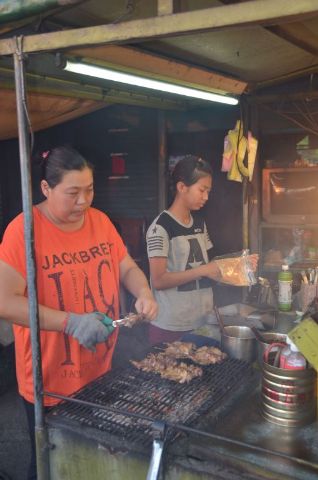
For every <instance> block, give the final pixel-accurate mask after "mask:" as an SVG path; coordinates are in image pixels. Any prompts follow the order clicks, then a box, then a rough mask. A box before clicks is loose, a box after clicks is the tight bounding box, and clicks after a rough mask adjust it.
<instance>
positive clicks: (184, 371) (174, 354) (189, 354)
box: [131, 342, 226, 383]
mask: <svg viewBox="0 0 318 480" xmlns="http://www.w3.org/2000/svg"><path fill="white" fill-rule="evenodd" d="M180 358H185V359H190V360H192V361H193V362H195V363H198V364H199V365H212V364H215V363H221V362H222V361H223V360H224V359H225V358H226V354H225V353H223V352H221V350H219V349H218V348H216V347H208V346H203V347H200V348H196V346H195V345H194V344H193V343H190V342H188V343H187V342H173V343H169V344H167V347H166V348H165V349H164V350H163V351H161V352H159V353H149V354H148V355H147V357H146V358H144V359H143V360H141V361H139V362H138V361H134V360H131V363H132V364H133V365H134V366H135V367H136V368H138V369H139V370H143V371H144V372H152V373H158V374H160V375H161V377H162V378H167V379H169V380H173V381H175V382H178V383H185V382H190V380H192V378H195V377H201V376H202V374H203V371H202V369H201V368H200V367H198V366H196V365H193V364H189V363H185V362H177V359H180Z"/></svg>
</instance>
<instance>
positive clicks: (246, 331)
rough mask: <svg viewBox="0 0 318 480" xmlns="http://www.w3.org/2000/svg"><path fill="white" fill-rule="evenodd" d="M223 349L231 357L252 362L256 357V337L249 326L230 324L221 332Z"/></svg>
mask: <svg viewBox="0 0 318 480" xmlns="http://www.w3.org/2000/svg"><path fill="white" fill-rule="evenodd" d="M221 344H222V348H223V350H224V351H225V352H226V353H227V354H228V355H229V356H230V357H232V358H236V359H238V360H245V361H246V362H253V361H254V360H255V359H256V357H257V346H256V338H255V335H254V333H253V331H252V330H251V329H250V327H245V326H241V325H239V326H238V325H230V326H226V327H224V329H223V331H222V333H221Z"/></svg>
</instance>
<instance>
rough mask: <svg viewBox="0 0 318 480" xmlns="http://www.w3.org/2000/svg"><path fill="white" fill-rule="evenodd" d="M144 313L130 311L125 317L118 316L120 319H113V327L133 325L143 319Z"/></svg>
mask: <svg viewBox="0 0 318 480" xmlns="http://www.w3.org/2000/svg"><path fill="white" fill-rule="evenodd" d="M143 318H144V317H143V314H142V313H134V312H129V313H127V315H125V316H124V317H123V318H118V320H113V321H112V325H113V327H132V326H133V325H135V324H136V323H138V322H140V321H141V320H142V319H143Z"/></svg>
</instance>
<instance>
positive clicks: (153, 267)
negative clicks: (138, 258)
mask: <svg viewBox="0 0 318 480" xmlns="http://www.w3.org/2000/svg"><path fill="white" fill-rule="evenodd" d="M149 265H150V276H151V283H152V285H153V287H154V288H155V289H156V290H165V289H167V288H174V287H178V286H179V285H183V284H185V283H188V282H191V281H192V280H197V279H199V278H201V277H209V278H211V279H213V280H218V279H219V278H220V270H219V268H218V266H217V265H216V263H215V262H213V261H212V262H209V263H207V264H205V265H200V266H199V267H195V268H191V269H189V270H185V271H182V272H168V271H167V258H166V257H152V258H150V259H149Z"/></svg>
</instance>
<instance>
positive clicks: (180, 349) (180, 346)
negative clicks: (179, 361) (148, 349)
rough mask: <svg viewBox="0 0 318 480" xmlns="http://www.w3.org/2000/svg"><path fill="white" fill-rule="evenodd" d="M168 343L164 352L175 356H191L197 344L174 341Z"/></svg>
mask: <svg viewBox="0 0 318 480" xmlns="http://www.w3.org/2000/svg"><path fill="white" fill-rule="evenodd" d="M167 345H168V346H167V347H166V349H165V351H164V352H165V354H166V355H168V356H170V357H173V358H186V357H189V356H190V355H191V354H192V352H193V351H194V349H195V345H194V344H193V343H190V342H172V343H168V344H167Z"/></svg>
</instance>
